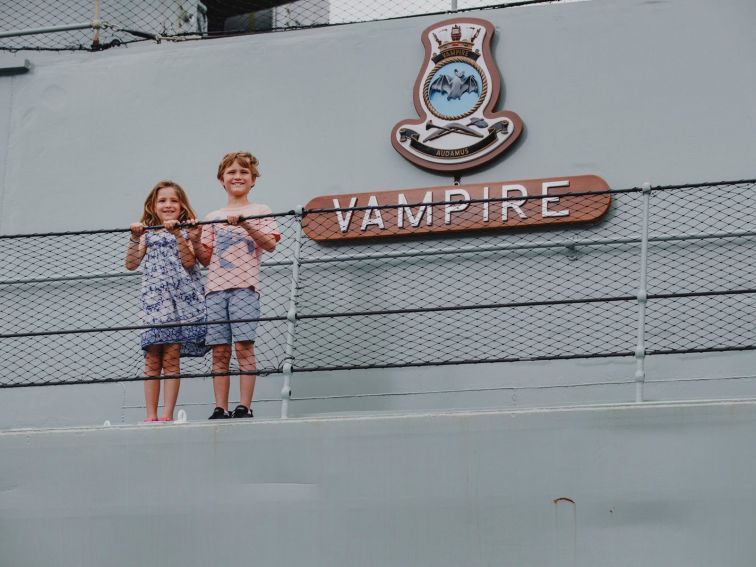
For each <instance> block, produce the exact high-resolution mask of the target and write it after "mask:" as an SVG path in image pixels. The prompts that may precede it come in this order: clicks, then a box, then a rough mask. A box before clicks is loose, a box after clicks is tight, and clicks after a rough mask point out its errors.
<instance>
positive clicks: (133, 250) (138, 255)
mask: <svg viewBox="0 0 756 567" xmlns="http://www.w3.org/2000/svg"><path fill="white" fill-rule="evenodd" d="M129 228H130V229H131V234H130V235H129V244H128V247H127V248H126V260H125V261H124V264H125V265H126V269H127V270H129V271H134V270H136V269H137V268H138V267H139V264H141V263H142V258H144V254H145V252H147V246H146V245H145V243H144V237H143V235H144V225H143V224H142V223H138V222H137V223H134V224H132V225H131V226H130V227H129Z"/></svg>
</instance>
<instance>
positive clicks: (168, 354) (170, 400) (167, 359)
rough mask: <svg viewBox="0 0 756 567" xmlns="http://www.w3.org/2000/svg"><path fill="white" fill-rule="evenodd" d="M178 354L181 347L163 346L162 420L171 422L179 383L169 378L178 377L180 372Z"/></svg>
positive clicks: (175, 345) (176, 345) (173, 345)
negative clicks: (163, 384)
mask: <svg viewBox="0 0 756 567" xmlns="http://www.w3.org/2000/svg"><path fill="white" fill-rule="evenodd" d="M180 352H181V345H178V344H172V345H165V346H163V377H164V378H165V390H164V392H163V419H170V420H171V421H173V411H174V409H175V408H176V400H177V399H178V393H179V386H180V385H181V381H180V380H179V379H178V378H169V376H178V375H179V374H180V372H181V370H180V362H179V360H180V359H179V356H180Z"/></svg>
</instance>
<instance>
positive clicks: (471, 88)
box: [391, 18, 522, 172]
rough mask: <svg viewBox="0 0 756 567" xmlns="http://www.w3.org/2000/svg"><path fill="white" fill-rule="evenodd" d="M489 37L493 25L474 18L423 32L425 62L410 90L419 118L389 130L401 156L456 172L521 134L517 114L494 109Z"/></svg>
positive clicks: (496, 83) (495, 83)
mask: <svg viewBox="0 0 756 567" xmlns="http://www.w3.org/2000/svg"><path fill="white" fill-rule="evenodd" d="M493 35H494V27H493V25H492V24H491V23H490V22H487V21H486V20H481V19H478V18H454V19H451V20H445V21H442V22H439V23H437V24H434V25H432V26H430V27H428V28H427V29H426V30H425V31H424V32H423V33H422V36H421V39H422V43H423V46H424V47H425V59H424V61H423V64H422V66H421V69H420V73H419V74H418V77H417V80H416V81H415V87H414V92H413V96H414V102H415V109H416V111H417V114H418V116H419V119H410V120H403V121H401V122H399V123H398V124H397V125H396V126H394V128H393V130H392V131H391V143H392V145H393V146H394V148H395V149H396V150H397V151H398V152H399V153H400V154H401V155H402V156H403V157H405V158H406V159H408V160H409V161H411V162H412V163H414V164H415V165H418V166H420V167H423V168H426V169H430V170H433V171H440V172H460V171H465V170H468V169H471V168H474V167H477V166H479V165H482V164H484V163H486V162H488V161H490V160H492V159H493V158H495V157H496V156H498V155H500V154H501V153H502V152H504V151H505V150H506V149H507V148H509V147H510V146H511V145H512V144H513V143H514V142H515V140H517V138H518V137H519V136H520V133H521V132H522V120H520V117H519V116H518V115H517V114H516V113H514V112H510V111H501V112H494V111H493V108H494V106H495V105H496V103H497V101H498V98H499V91H500V77H499V73H498V71H497V69H496V65H495V63H494V60H493V56H492V54H491V40H492V38H493Z"/></svg>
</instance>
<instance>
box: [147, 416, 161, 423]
mask: <svg viewBox="0 0 756 567" xmlns="http://www.w3.org/2000/svg"><path fill="white" fill-rule="evenodd" d="M144 421H145V423H150V422H152V421H159V420H158V418H156V417H146V418H144Z"/></svg>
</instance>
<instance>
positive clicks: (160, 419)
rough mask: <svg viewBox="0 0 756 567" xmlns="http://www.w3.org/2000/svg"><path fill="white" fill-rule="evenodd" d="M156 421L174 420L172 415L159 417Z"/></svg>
mask: <svg viewBox="0 0 756 567" xmlns="http://www.w3.org/2000/svg"><path fill="white" fill-rule="evenodd" d="M155 421H173V418H172V417H159V418H157V419H156V420H155Z"/></svg>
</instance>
